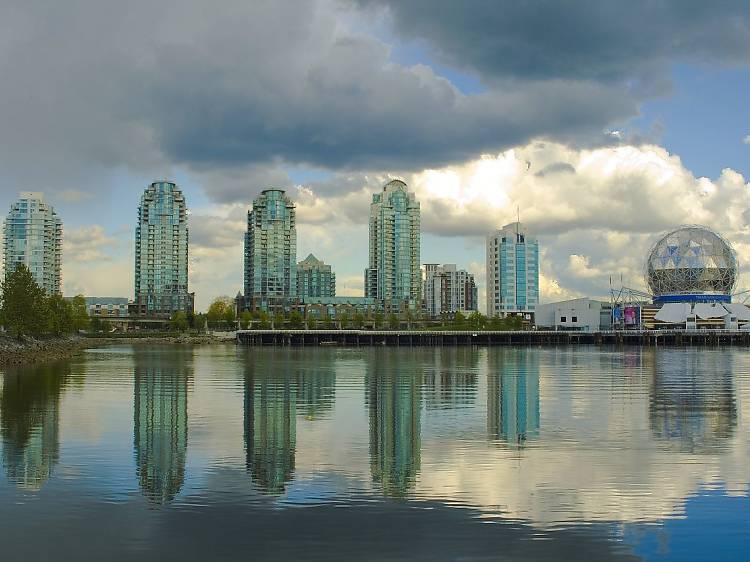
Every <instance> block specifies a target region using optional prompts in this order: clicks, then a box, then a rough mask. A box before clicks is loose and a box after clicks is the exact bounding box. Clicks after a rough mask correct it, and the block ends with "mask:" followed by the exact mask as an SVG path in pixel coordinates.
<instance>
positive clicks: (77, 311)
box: [70, 295, 91, 332]
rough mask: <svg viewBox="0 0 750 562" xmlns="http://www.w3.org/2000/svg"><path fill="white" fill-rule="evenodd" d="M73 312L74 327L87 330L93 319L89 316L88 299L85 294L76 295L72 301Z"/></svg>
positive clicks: (76, 329) (77, 329)
mask: <svg viewBox="0 0 750 562" xmlns="http://www.w3.org/2000/svg"><path fill="white" fill-rule="evenodd" d="M70 307H71V314H72V317H73V329H74V330H75V331H76V332H77V331H79V330H87V329H88V327H89V324H90V323H91V319H90V318H89V311H88V307H87V306H86V299H85V298H84V297H83V295H76V296H75V297H73V300H72V301H71V302H70Z"/></svg>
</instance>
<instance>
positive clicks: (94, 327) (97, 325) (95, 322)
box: [89, 316, 102, 332]
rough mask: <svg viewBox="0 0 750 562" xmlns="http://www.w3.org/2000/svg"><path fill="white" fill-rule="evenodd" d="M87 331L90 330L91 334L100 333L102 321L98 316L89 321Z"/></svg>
mask: <svg viewBox="0 0 750 562" xmlns="http://www.w3.org/2000/svg"><path fill="white" fill-rule="evenodd" d="M89 330H91V331H92V332H101V331H102V321H101V319H100V318H99V317H98V316H94V317H93V318H92V319H91V322H90V323H89Z"/></svg>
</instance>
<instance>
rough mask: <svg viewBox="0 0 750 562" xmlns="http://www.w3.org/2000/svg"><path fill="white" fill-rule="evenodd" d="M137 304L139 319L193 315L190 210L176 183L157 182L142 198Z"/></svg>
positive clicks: (137, 239) (137, 246)
mask: <svg viewBox="0 0 750 562" xmlns="http://www.w3.org/2000/svg"><path fill="white" fill-rule="evenodd" d="M135 301H136V305H137V314H139V315H147V316H154V315H163V316H169V315H171V314H172V313H174V312H177V311H183V312H185V313H186V314H190V313H192V311H193V295H192V294H190V293H188V223H187V206H186V204H185V197H184V196H183V195H182V191H180V189H179V188H178V187H177V185H176V184H174V183H172V182H168V181H159V182H154V183H152V184H151V185H150V186H148V187H147V188H146V191H144V193H143V196H142V197H141V204H140V206H139V207H138V226H136V229H135Z"/></svg>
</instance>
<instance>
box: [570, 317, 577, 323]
mask: <svg viewBox="0 0 750 562" xmlns="http://www.w3.org/2000/svg"><path fill="white" fill-rule="evenodd" d="M570 321H571V322H573V323H576V322H578V316H571V317H570Z"/></svg>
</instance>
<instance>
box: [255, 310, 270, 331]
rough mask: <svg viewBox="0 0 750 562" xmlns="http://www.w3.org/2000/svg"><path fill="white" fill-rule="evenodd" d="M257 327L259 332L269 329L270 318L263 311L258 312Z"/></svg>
mask: <svg viewBox="0 0 750 562" xmlns="http://www.w3.org/2000/svg"><path fill="white" fill-rule="evenodd" d="M258 327H259V328H260V329H261V330H268V329H269V328H270V327H271V316H270V315H269V314H268V312H266V311H265V310H261V311H260V312H258Z"/></svg>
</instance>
